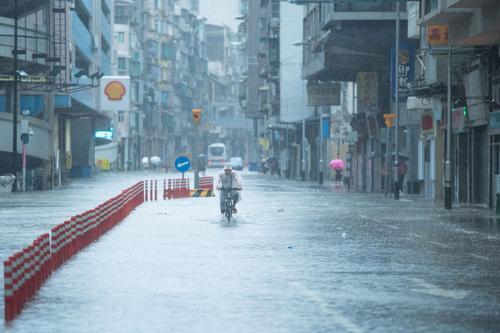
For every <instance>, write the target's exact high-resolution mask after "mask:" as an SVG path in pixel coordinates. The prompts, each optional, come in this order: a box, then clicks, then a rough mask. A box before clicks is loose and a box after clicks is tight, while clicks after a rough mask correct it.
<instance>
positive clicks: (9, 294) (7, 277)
mask: <svg viewBox="0 0 500 333" xmlns="http://www.w3.org/2000/svg"><path fill="white" fill-rule="evenodd" d="M12 264H13V263H12V257H10V258H9V259H8V260H6V261H4V263H3V272H4V273H3V277H4V304H5V309H4V315H5V321H11V320H13V319H14V313H13V302H14V300H13V296H14V291H13V287H14V286H13V280H12Z"/></svg>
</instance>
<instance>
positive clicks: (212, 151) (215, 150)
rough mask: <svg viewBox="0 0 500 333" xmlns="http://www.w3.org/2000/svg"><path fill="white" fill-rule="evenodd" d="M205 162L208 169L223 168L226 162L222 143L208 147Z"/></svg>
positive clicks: (224, 147) (224, 148)
mask: <svg viewBox="0 0 500 333" xmlns="http://www.w3.org/2000/svg"><path fill="white" fill-rule="evenodd" d="M207 160H208V161H207V166H208V167H209V168H217V167H223V166H224V164H225V163H226V161H227V156H226V145H225V144H223V143H212V144H211V145H210V146H208V158H207Z"/></svg>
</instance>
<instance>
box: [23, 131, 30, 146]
mask: <svg viewBox="0 0 500 333" xmlns="http://www.w3.org/2000/svg"><path fill="white" fill-rule="evenodd" d="M21 142H22V143H23V144H28V143H29V142H30V136H29V134H28V133H23V134H21Z"/></svg>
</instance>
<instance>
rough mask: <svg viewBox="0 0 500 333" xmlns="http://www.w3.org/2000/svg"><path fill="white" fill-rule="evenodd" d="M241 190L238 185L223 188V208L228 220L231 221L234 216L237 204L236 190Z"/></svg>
mask: <svg viewBox="0 0 500 333" xmlns="http://www.w3.org/2000/svg"><path fill="white" fill-rule="evenodd" d="M237 190H239V189H238V188H236V187H231V188H222V189H221V195H224V196H225V197H224V199H223V201H222V205H221V206H222V208H223V212H224V216H225V217H226V219H227V221H228V222H230V221H231V218H232V217H233V214H234V213H235V212H234V205H235V191H237Z"/></svg>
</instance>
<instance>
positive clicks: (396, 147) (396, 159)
mask: <svg viewBox="0 0 500 333" xmlns="http://www.w3.org/2000/svg"><path fill="white" fill-rule="evenodd" d="M399 15H400V8H399V1H396V50H395V56H394V58H395V63H396V64H395V69H396V70H395V72H396V77H395V78H394V79H395V81H396V82H395V104H396V106H395V110H394V111H395V114H396V126H395V135H394V150H395V154H394V171H393V173H394V199H395V200H399V172H398V171H399V142H398V141H399V140H398V137H399V135H398V134H399V30H400V27H399V24H400V19H399Z"/></svg>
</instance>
